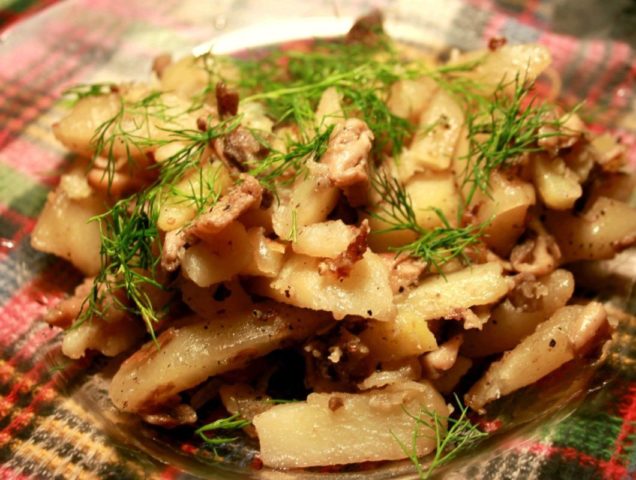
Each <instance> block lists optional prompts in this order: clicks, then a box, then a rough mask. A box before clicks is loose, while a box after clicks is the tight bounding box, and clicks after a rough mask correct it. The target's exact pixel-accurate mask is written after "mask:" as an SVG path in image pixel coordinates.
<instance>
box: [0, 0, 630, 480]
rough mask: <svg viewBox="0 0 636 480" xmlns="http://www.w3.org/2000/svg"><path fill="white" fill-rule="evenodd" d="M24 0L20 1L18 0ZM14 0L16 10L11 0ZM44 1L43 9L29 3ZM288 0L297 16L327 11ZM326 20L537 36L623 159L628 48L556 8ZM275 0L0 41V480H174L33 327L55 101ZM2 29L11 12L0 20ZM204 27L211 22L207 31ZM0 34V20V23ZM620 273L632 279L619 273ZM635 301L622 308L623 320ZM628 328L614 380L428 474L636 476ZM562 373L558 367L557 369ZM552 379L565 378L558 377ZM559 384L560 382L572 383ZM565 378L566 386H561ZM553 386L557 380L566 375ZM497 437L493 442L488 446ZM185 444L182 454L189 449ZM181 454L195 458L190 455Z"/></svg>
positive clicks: (81, 13)
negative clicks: (120, 430) (33, 241)
mask: <svg viewBox="0 0 636 480" xmlns="http://www.w3.org/2000/svg"><path fill="white" fill-rule="evenodd" d="M19 3H21V4H24V3H25V2H19ZM26 3H29V2H26ZM44 3H54V2H44ZM311 3H312V2H304V3H302V2H298V7H297V11H295V12H294V13H295V14H296V15H298V16H303V15H310V14H312V13H317V14H323V15H324V14H332V13H333V11H334V10H333V8H332V6H331V5H330V6H329V7H328V8H326V7H324V6H320V5H314V4H311ZM334 3H335V4H336V6H337V7H338V8H337V10H338V12H340V14H343V15H348V14H352V15H354V14H358V13H361V12H364V11H365V10H366V9H367V8H368V7H370V6H371V5H379V6H381V7H383V6H385V7H386V10H387V12H388V17H389V18H390V19H394V20H401V21H406V22H409V23H411V24H412V25H414V26H416V27H418V28H419V29H420V30H421V32H422V33H423V34H424V35H427V38H437V39H438V42H439V43H440V44H447V45H453V46H457V47H460V48H466V49H473V48H476V47H481V46H483V45H484V44H485V42H486V40H487V39H488V38H490V37H492V36H495V35H504V36H506V37H507V38H508V39H509V41H510V42H513V43H518V42H539V43H542V44H544V45H546V46H547V47H549V48H550V50H551V51H552V53H553V56H554V66H555V68H556V70H557V71H558V72H559V73H560V74H561V77H562V79H563V97H564V101H565V102H566V103H570V104H574V103H576V102H578V101H579V100H580V99H586V105H585V107H584V112H585V113H586V114H587V115H588V116H589V117H590V118H592V119H593V120H594V125H593V126H594V128H595V129H597V130H602V129H604V128H607V127H609V128H610V129H611V130H612V131H613V132H614V133H616V134H617V135H619V136H620V137H621V138H622V139H623V141H624V142H625V144H627V145H628V146H629V152H630V153H629V155H630V159H631V161H632V162H633V163H634V164H635V165H636V146H635V145H636V141H635V140H636V138H635V128H636V116H635V112H634V95H633V93H634V91H633V85H634V78H635V76H636V68H634V65H635V62H634V49H633V47H632V46H630V45H629V44H627V43H623V42H621V41H610V40H606V39H602V38H587V39H585V40H581V39H580V38H577V37H574V36H569V35H562V34H558V33H554V32H553V31H551V30H550V26H551V25H552V24H553V23H554V18H553V14H554V11H555V10H554V6H555V5H556V4H557V3H562V2H556V1H548V0H529V1H521V0H516V1H515V0H507V1H503V0H502V1H499V2H493V1H491V0H466V1H460V0H451V1H444V2H442V1H441V0H438V1H435V0H422V1H421V2H412V1H407V0H402V1H397V2H389V1H366V0H357V1H352V2H346V3H345V2H334ZM288 10H289V6H288V5H286V4H285V2H258V1H256V0H243V1H240V2H238V1H237V2H233V1H231V0H227V1H213V0H208V1H203V2H181V1H178V0H167V1H162V2H152V1H150V0H126V1H124V0H66V1H65V2H60V3H58V4H56V5H54V6H52V7H51V8H49V9H47V10H44V11H43V12H42V13H40V14H38V15H36V16H34V17H31V18H30V19H29V21H28V22H26V23H13V25H11V26H10V27H9V28H8V29H6V30H5V31H4V32H3V33H2V38H3V43H2V44H0V85H1V86H2V87H1V88H0V463H1V464H2V466H0V478H15V479H22V478H24V479H27V478H28V479H30V478H141V477H144V476H152V477H157V478H187V477H188V475H187V474H185V473H183V472H181V471H180V470H179V469H177V468H175V467H166V466H165V465H162V464H159V463H157V462H155V461H153V460H151V459H150V457H149V456H147V455H145V454H141V453H138V452H137V451H136V450H135V449H130V448H129V447H126V446H125V445H123V444H122V441H121V439H118V438H117V436H116V435H113V434H112V431H111V430H109V429H108V428H106V427H105V425H107V424H108V422H105V421H104V419H103V418H101V417H100V412H96V411H95V409H94V408H91V406H90V405H87V402H86V398H87V397H86V395H85V386H86V385H87V384H88V383H90V381H89V379H90V378H92V377H91V376H90V375H91V374H92V373H94V372H97V371H99V370H100V369H101V368H102V367H103V365H102V364H101V363H100V361H99V360H91V359H86V360H84V361H82V362H70V361H68V360H65V359H63V358H62V356H61V354H60V352H59V346H58V342H59V332H58V331H57V330H55V329H51V328H49V327H48V326H46V325H45V324H43V323H42V322H41V321H40V318H41V316H42V314H43V313H44V312H45V311H46V310H47V309H48V308H49V307H50V306H51V305H53V304H55V303H56V302H58V301H59V300H60V299H61V298H62V297H63V296H64V295H65V294H66V293H67V292H68V291H70V290H71V289H72V288H73V286H74V285H76V284H77V282H78V281H79V280H80V275H79V274H78V273H77V272H75V271H74V270H73V269H72V268H71V267H70V266H68V265H66V264H65V263H64V262H62V261H59V260H56V259H53V258H51V257H50V256H47V255H44V254H41V253H39V252H35V251H34V250H33V249H32V248H31V247H30V244H29V235H30V233H31V231H32V229H33V226H34V224H35V218H36V216H37V214H38V212H39V210H40V209H41V208H42V205H43V204H44V201H45V199H46V195H47V192H48V191H49V190H50V189H51V187H52V186H53V185H55V183H56V181H57V179H58V176H59V171H60V169H61V168H62V167H63V166H64V164H65V162H66V160H65V151H64V150H63V149H62V148H61V147H60V146H59V145H58V144H57V143H56V142H55V141H54V139H53V138H52V135H51V132H50V125H51V123H52V122H53V121H54V120H55V119H57V118H59V117H60V116H61V115H62V113H63V107H62V106H61V104H60V97H61V93H62V92H63V91H64V90H65V89H66V88H68V87H69V86H71V85H73V84H76V83H88V82H91V81H98V80H119V79H125V78H128V77H129V76H130V74H131V72H134V73H135V74H136V75H138V76H139V77H143V73H144V71H148V70H149V67H150V63H151V59H152V58H153V57H154V56H155V55H157V54H158V53H161V52H163V51H180V52H186V51H187V50H188V48H191V47H192V46H194V45H196V44H198V43H199V42H202V41H205V40H208V39H209V38H211V37H213V36H215V35H218V34H219V33H222V31H221V32H220V31H219V30H218V28H220V27H223V26H225V27H224V29H226V30H227V29H232V28H237V27H240V26H243V25H246V24H249V23H254V22H256V21H261V20H262V21H266V20H267V19H270V18H279V17H287V16H289V11H288ZM1 18H2V19H4V21H6V20H7V19H9V20H14V16H10V15H7V14H5V15H3V16H2V17H1ZM215 26H216V27H215ZM0 28H2V26H0ZM632 278H633V271H632ZM635 302H636V299H634V298H629V299H628V301H627V303H626V306H627V307H628V308H629V309H630V310H631V311H632V312H633V311H634V310H635V307H636V304H635ZM634 333H636V325H633V324H631V325H624V326H623V328H622V330H621V332H620V334H619V335H618V338H617V341H616V342H615V347H614V350H613V352H612V354H611V355H610V358H609V362H608V367H607V368H608V369H609V372H610V373H611V376H612V378H614V380H613V381H612V382H611V383H610V384H609V385H608V386H607V387H606V388H603V389H600V390H599V391H597V392H594V393H592V394H590V395H589V396H588V398H587V399H586V401H585V402H584V403H583V404H582V405H581V406H580V408H578V409H577V410H576V411H575V412H574V413H572V414H571V415H570V416H568V417H566V418H563V419H561V421H560V422H558V423H557V424H550V425H548V424H546V425H544V426H543V428H542V429H541V430H540V431H538V432H537V431H534V432H532V433H531V434H529V433H528V432H522V433H521V434H515V435H512V436H506V437H505V441H503V444H501V442H500V443H499V444H497V445H496V446H495V447H494V448H493V449H490V450H488V451H486V452H483V453H480V454H479V455H475V457H474V458H471V459H468V460H470V461H468V463H458V464H455V465H453V466H452V468H451V470H450V471H445V472H442V475H443V476H447V477H448V478H451V475H455V477H453V478H468V479H472V478H493V479H494V478H503V479H512V478H518V479H526V478H537V479H576V480H583V479H596V478H606V479H617V480H618V479H621V480H622V479H629V478H636V446H635V439H636V368H635V366H634V365H635V364H634V361H635V359H636V342H634V341H633V335H634ZM570 373H572V372H570ZM564 375H565V374H564ZM573 376H574V374H573ZM568 378H569V377H568ZM568 378H566V377H563V378H561V379H560V381H563V382H566V381H569V380H568ZM496 438H497V437H495V439H496ZM195 450H196V449H195V447H194V446H193V445H191V444H189V443H186V444H184V445H183V447H182V452H184V453H189V454H193V452H194V451H195ZM193 455H194V454H193Z"/></svg>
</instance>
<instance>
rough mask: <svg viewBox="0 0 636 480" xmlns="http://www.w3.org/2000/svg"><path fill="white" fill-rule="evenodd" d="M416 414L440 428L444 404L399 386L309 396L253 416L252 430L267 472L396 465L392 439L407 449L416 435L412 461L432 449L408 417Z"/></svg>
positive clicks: (428, 392) (426, 432)
mask: <svg viewBox="0 0 636 480" xmlns="http://www.w3.org/2000/svg"><path fill="white" fill-rule="evenodd" d="M422 410H425V411H427V412H429V413H431V414H432V413H437V414H438V415H439V416H440V417H441V418H442V419H441V422H442V424H443V425H444V420H443V418H444V417H446V416H448V408H447V407H446V404H445V402H444V399H443V398H442V396H441V395H440V394H439V393H437V392H436V391H435V389H434V388H433V387H431V385H430V384H428V383H415V382H404V383H399V384H393V385H389V386H388V387H386V388H385V389H383V390H370V391H367V392H365V393H356V394H351V393H312V394H310V395H309V397H307V401H305V402H294V403H290V404H285V405H276V406H274V407H273V408H271V409H269V410H267V411H266V412H264V413H261V414H259V415H256V416H255V417H254V426H255V427H256V431H257V433H258V438H259V442H260V450H261V459H262V460H263V463H264V464H265V465H267V466H269V467H275V468H299V467H313V466H320V465H341V464H347V463H358V462H368V461H378V460H396V459H400V458H405V454H404V451H403V450H402V448H401V447H400V444H399V443H398V442H396V441H395V438H398V439H399V440H400V441H401V442H402V443H404V444H405V445H409V446H410V445H411V441H412V438H413V432H414V431H418V433H419V434H420V435H419V436H418V440H417V445H416V447H417V454H418V455H425V454H427V453H428V452H430V451H432V450H433V449H434V448H435V431H434V430H433V429H432V428H430V427H429V428H427V427H426V426H425V425H423V424H416V422H415V420H414V419H413V418H412V417H411V416H409V415H408V413H410V414H412V415H414V416H420V415H421V414H422ZM407 412H408V413H407ZM423 419H424V421H430V420H427V417H426V416H423ZM418 429H419V430H418Z"/></svg>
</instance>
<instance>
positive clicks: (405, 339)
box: [360, 304, 437, 362]
mask: <svg viewBox="0 0 636 480" xmlns="http://www.w3.org/2000/svg"><path fill="white" fill-rule="evenodd" d="M398 309H399V311H400V310H401V308H400V305H399V304H398ZM360 340H362V343H364V344H365V345H366V346H367V347H369V350H370V351H371V355H372V356H373V357H374V358H376V359H377V361H382V362H383V361H387V360H398V359H402V358H406V357H413V356H417V355H421V354H422V353H426V352H430V351H433V350H435V349H437V341H436V340H435V335H433V332H431V330H430V329H429V327H428V322H427V321H426V320H422V319H421V318H420V316H419V315H418V314H417V313H414V312H411V311H409V310H407V311H403V312H401V313H400V314H399V315H398V316H397V317H396V318H395V319H394V320H392V321H390V322H369V324H368V325H367V328H366V329H365V330H363V331H362V333H360Z"/></svg>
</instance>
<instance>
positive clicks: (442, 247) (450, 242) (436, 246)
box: [370, 173, 484, 272]
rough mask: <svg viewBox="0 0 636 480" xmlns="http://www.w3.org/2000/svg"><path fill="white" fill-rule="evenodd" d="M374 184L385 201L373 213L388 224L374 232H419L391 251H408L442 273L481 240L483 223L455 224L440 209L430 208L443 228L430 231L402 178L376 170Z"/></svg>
mask: <svg viewBox="0 0 636 480" xmlns="http://www.w3.org/2000/svg"><path fill="white" fill-rule="evenodd" d="M371 186H372V188H373V189H374V190H375V191H376V192H377V193H378V194H379V196H380V198H381V199H382V201H381V202H380V203H379V204H378V205H377V207H378V210H377V211H374V212H371V213H370V215H372V216H373V217H375V218H377V219H378V220H380V221H382V222H384V223H386V224H388V225H389V227H387V228H385V229H382V230H377V231H375V233H376V234H383V233H389V232H396V231H411V232H413V233H415V234H416V235H417V238H416V239H415V240H414V241H413V242H411V243H408V244H406V245H402V246H399V247H392V248H391V250H392V251H394V252H396V254H400V253H406V254H408V255H411V256H413V257H417V258H420V259H422V260H423V261H424V262H426V264H427V265H429V266H432V267H434V268H435V269H436V270H437V271H438V272H441V266H442V265H443V264H444V263H446V262H449V261H450V260H452V259H454V258H457V257H460V258H463V259H465V260H466V257H465V254H464V252H465V250H466V248H468V247H470V246H471V245H475V244H477V243H478V242H479V238H480V236H481V233H482V230H483V227H484V226H483V225H468V226H465V227H452V226H451V225H450V223H449V221H448V219H447V218H446V216H445V215H444V213H443V212H442V211H441V210H440V209H438V208H432V209H431V210H432V211H433V212H434V213H435V214H436V215H437V217H438V218H439V219H440V221H441V222H442V226H441V227H435V228H434V229H432V230H427V229H425V228H423V227H422V226H421V225H419V223H418V222H417V216H416V214H415V209H414V208H413V202H412V200H411V197H410V195H409V194H408V192H407V191H406V189H405V188H404V187H403V186H402V184H401V183H400V181H399V180H398V179H396V178H393V177H391V176H390V175H389V174H387V173H377V174H376V175H375V176H374V178H373V181H372V182H371Z"/></svg>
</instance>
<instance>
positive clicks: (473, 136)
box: [461, 76, 549, 206]
mask: <svg viewBox="0 0 636 480" xmlns="http://www.w3.org/2000/svg"><path fill="white" fill-rule="evenodd" d="M506 87H507V84H506V83H504V82H502V83H500V84H499V86H498V87H497V89H496V90H495V91H494V93H493V94H492V97H491V98H489V99H483V98H479V97H473V98H472V99H470V98H469V99H468V101H471V100H473V101H474V99H475V98H477V99H478V100H477V101H478V105H477V108H476V109H475V110H471V109H470V108H467V109H466V127H467V135H468V143H469V146H468V153H467V154H466V155H465V156H464V158H462V160H464V162H465V166H464V171H463V180H462V184H461V188H462V189H463V188H464V187H466V186H468V193H467V194H466V196H465V199H464V200H465V205H466V206H468V205H470V204H471V202H472V200H473V198H474V196H475V193H476V192H477V191H478V190H481V191H482V192H484V193H487V192H488V188H489V181H490V176H491V175H492V172H494V171H495V170H497V169H500V168H505V167H506V166H509V165H510V164H511V163H512V162H514V161H515V160H518V159H519V158H520V157H521V156H522V155H524V154H528V153H532V152H535V151H538V150H539V148H538V146H537V142H538V140H539V139H540V135H539V129H540V128H541V127H542V126H543V125H545V124H546V119H545V115H546V113H547V112H548V110H549V107H548V106H547V105H545V104H542V105H537V99H536V98H535V97H533V98H531V99H529V100H527V96H528V94H529V93H530V91H531V85H529V84H527V82H525V81H522V80H521V79H520V78H519V76H517V77H516V78H515V80H514V92H513V94H512V95H509V94H507V93H506V92H505V88H506Z"/></svg>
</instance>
